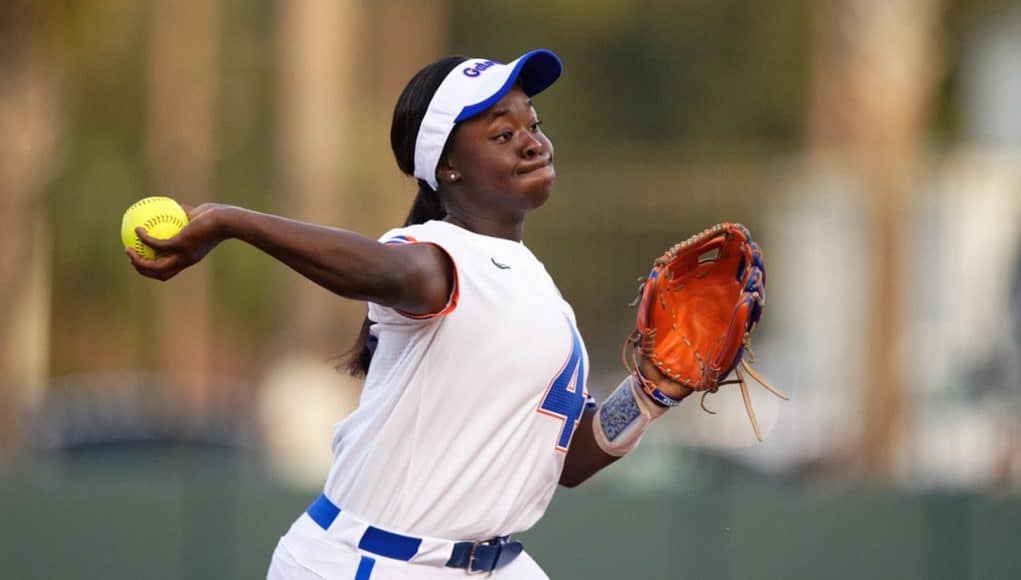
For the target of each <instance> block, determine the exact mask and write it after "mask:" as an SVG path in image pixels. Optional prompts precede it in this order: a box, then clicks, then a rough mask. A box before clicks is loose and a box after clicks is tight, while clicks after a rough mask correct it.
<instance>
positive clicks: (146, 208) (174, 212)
mask: <svg viewBox="0 0 1021 580" xmlns="http://www.w3.org/2000/svg"><path fill="white" fill-rule="evenodd" d="M186 225H188V214H187V213H185V211H184V208H182V207H181V206H180V205H178V203H177V202H176V201H174V200H173V199H170V198H169V197H161V196H155V197H147V198H145V199H140V200H138V201H136V202H135V203H134V204H132V205H131V207H129V208H128V210H127V211H125V212H124V219H122V220H121V241H123V242H124V247H125V248H134V249H135V251H136V252H138V255H139V256H141V257H142V258H145V259H146V260H155V259H156V251H155V250H153V249H152V248H151V247H150V246H148V245H146V244H144V243H143V242H142V240H141V239H139V237H138V235H137V234H136V233H135V228H137V227H143V228H145V231H146V232H147V233H148V234H149V235H150V236H152V237H154V238H157V239H161V240H165V239H167V238H172V237H174V236H175V235H176V234H177V232H179V231H181V230H182V229H183V228H184V226H186Z"/></svg>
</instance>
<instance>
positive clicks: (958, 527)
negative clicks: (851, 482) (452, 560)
mask: <svg viewBox="0 0 1021 580" xmlns="http://www.w3.org/2000/svg"><path fill="white" fill-rule="evenodd" d="M76 462H77V463H76ZM79 463H80V464H79ZM313 495H314V492H297V491H294V490H291V489H288V488H286V487H284V486H282V485H280V484H277V483H274V482H273V481H271V480H270V479H269V478H267V477H266V476H265V475H264V474H263V472H262V471H261V470H260V469H258V468H257V467H252V466H249V465H245V464H243V463H239V462H237V461H236V460H235V459H231V458H230V457H229V456H219V455H216V454H213V455H212V456H210V457H205V458H201V459H196V458H195V457H194V456H192V454H187V453H186V454H183V455H181V456H180V458H179V459H177V460H175V458H174V457H173V456H171V457H170V458H169V459H168V458H167V457H162V458H161V459H160V460H159V461H148V460H146V459H144V458H143V459H140V460H132V461H131V462H130V467H129V468H128V469H125V466H124V464H123V459H118V460H117V462H116V463H113V462H110V461H108V460H106V459H102V458H99V459H96V458H89V459H88V460H84V461H80V460H78V459H76V460H75V462H72V463H70V464H69V463H67V462H60V463H55V464H52V465H43V466H42V467H39V466H35V467H33V468H32V469H29V470H18V471H17V472H16V473H10V474H8V475H7V476H6V477H4V478H2V479H0V578H4V579H12V580H14V579H18V580H20V579H59V578H74V579H86V578H102V579H107V580H115V579H118V578H136V579H137V578H144V579H148V580H158V579H180V578H189V579H200V578H261V577H265V570H266V566H267V564H268V560H269V557H270V553H271V552H272V548H273V546H274V544H275V543H276V540H277V537H278V536H279V535H280V534H282V533H283V532H284V531H285V530H286V529H287V527H288V525H289V524H290V522H291V521H292V520H293V519H294V518H295V517H296V516H297V515H298V514H300V513H301V511H302V509H303V508H304V507H305V505H306V504H307V503H308V502H309V501H310V500H311V499H312V496H313ZM523 539H524V541H525V544H526V546H527V548H528V550H529V551H530V553H531V554H532V555H533V556H534V557H535V558H536V560H538V561H539V562H540V563H541V564H542V566H543V567H544V568H545V569H546V571H547V572H548V573H549V574H550V576H551V577H552V578H554V579H573V578H579V579H585V580H598V579H600V578H606V579H612V580H620V579H621V578H664V579H665V578H709V579H711V578H728V579H757V578H777V579H792V578H813V579H815V578H827V579H845V578H847V579H850V578H870V579H874V578H891V579H902V580H909V579H914V578H927V579H948V580H949V579H955V580H956V579H966V578H976V579H977V578H988V579H1001V578H1016V577H1018V576H1017V574H1018V573H1017V570H1019V569H1021V500H1019V499H1018V498H1001V499H996V498H991V497H986V496H979V495H941V494H924V495H909V494H905V493H900V492H894V491H876V490H873V491H870V490H863V489H846V490H841V491H832V490H830V491H820V490H818V489H814V488H806V487H801V486H790V487H788V486H779V485H776V484H775V483H768V482H767V483H752V482H750V481H738V480H735V481H732V482H729V483H726V484H725V485H724V486H723V487H720V488H718V489H717V490H716V491H713V492H709V493H704V492H699V493H692V494H684V493H676V494H671V495H667V496H652V495H649V494H643V495H634V494H627V493H621V491H619V490H615V489H614V486H612V485H607V482H606V481H603V482H599V481H597V482H594V484H590V485H586V486H583V487H581V488H579V489H574V490H566V489H562V490H560V491H559V492H558V493H557V496H556V498H555V499H554V501H553V504H552V507H551V509H550V511H549V512H548V514H547V516H546V517H545V518H544V519H543V520H542V521H541V522H540V523H539V524H538V525H537V526H536V528H535V529H534V530H532V531H530V532H528V533H527V534H524V535H523Z"/></svg>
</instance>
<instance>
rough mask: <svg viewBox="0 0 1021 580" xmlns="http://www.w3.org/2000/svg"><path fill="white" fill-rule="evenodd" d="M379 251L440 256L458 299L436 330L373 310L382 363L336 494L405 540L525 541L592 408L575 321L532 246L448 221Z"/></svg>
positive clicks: (340, 436)
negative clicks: (432, 249)
mask: <svg viewBox="0 0 1021 580" xmlns="http://www.w3.org/2000/svg"><path fill="white" fill-rule="evenodd" d="M380 241H382V242H385V243H394V244H396V243H432V244H435V245H437V246H439V247H440V248H442V249H443V250H444V251H445V252H446V253H447V254H448V255H449V256H450V257H451V259H452V260H453V263H454V266H455V283H454V288H453V291H452V293H451V296H450V299H449V302H448V304H447V305H446V307H445V308H444V309H443V310H442V311H441V312H440V313H437V314H436V315H432V316H426V317H416V316H411V315H407V314H402V313H400V312H398V311H397V310H395V309H393V308H387V307H383V306H380V305H378V304H373V303H370V304H369V319H370V320H371V321H372V322H373V325H372V327H371V338H370V341H371V340H375V341H376V346H375V352H374V355H373V358H372V364H371V367H370V368H369V372H368V376H367V377H366V382H365V388H364V391H363V392H362V396H361V402H360V404H359V407H358V409H357V410H356V411H355V412H354V413H352V414H351V415H350V416H349V417H348V418H347V419H346V420H344V421H343V422H341V423H340V424H338V426H337V428H336V431H335V435H334V440H333V454H334V461H333V466H332V467H331V469H330V476H329V478H328V480H327V482H326V486H325V491H324V493H325V494H326V496H327V497H329V498H330V499H331V500H332V501H333V502H334V503H335V504H336V505H338V506H341V508H342V509H343V510H344V511H345V512H346V513H347V514H349V515H351V516H353V517H355V518H358V519H360V520H362V521H365V522H370V523H372V524H374V525H376V526H378V527H381V528H384V529H387V530H391V531H394V532H399V533H405V534H412V535H418V536H428V537H435V538H449V539H484V538H490V537H493V536H498V535H506V534H510V533H516V532H520V531H524V530H527V529H528V528H530V527H531V526H532V525H533V524H534V523H535V522H536V521H537V520H538V519H539V518H540V517H541V516H542V514H543V512H544V511H545V510H546V506H547V505H548V504H549V501H550V499H551V498H552V497H553V492H554V490H555V489H556V486H557V482H558V480H559V478H560V472H561V470H562V469H563V465H564V458H565V456H566V452H567V449H568V446H569V445H570V442H571V437H572V435H573V434H574V431H575V428H576V427H577V424H578V420H579V418H580V417H581V414H582V412H583V410H584V407H585V406H586V404H588V405H594V402H592V400H591V398H590V397H589V396H588V392H587V390H586V389H585V382H586V379H587V373H588V368H589V364H588V356H587V354H586V353H585V347H584V345H583V343H582V341H581V337H580V336H579V334H578V331H577V329H576V325H575V319H574V312H573V310H572V309H571V307H570V305H568V304H567V302H566V301H564V299H563V298H562V297H561V296H560V292H559V291H558V290H557V288H556V286H555V285H554V283H553V280H552V279H551V278H550V276H549V274H548V273H547V272H546V269H545V267H544V266H543V265H542V263H541V262H539V260H537V259H536V257H535V256H534V255H533V254H532V253H531V251H529V250H528V248H526V247H525V246H524V244H522V243H520V242H514V241H510V240H506V239H502V238H495V237H490V236H484V235H479V234H475V233H472V232H469V231H468V230H465V229H463V228H460V227H458V226H456V225H453V224H450V223H447V222H443V221H431V222H428V223H426V224H421V225H414V226H410V227H406V228H400V229H395V230H391V231H389V232H387V233H386V234H385V235H384V236H383V237H381V238H380Z"/></svg>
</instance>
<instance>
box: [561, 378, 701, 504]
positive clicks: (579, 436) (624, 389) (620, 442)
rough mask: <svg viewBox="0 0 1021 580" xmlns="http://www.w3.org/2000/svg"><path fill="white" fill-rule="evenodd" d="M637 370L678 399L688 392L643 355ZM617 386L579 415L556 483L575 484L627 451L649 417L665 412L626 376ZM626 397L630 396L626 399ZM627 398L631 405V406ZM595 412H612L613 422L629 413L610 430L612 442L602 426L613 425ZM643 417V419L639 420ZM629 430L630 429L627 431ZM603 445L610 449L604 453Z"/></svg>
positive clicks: (571, 485)
mask: <svg viewBox="0 0 1021 580" xmlns="http://www.w3.org/2000/svg"><path fill="white" fill-rule="evenodd" d="M640 365H641V373H642V375H643V376H644V377H645V378H646V380H649V381H652V382H655V383H656V386H657V387H658V388H659V389H660V390H661V391H663V392H664V393H666V394H667V395H668V396H670V397H672V398H674V399H677V400H681V399H684V398H685V397H687V396H688V395H690V394H691V393H692V390H691V389H688V388H686V387H683V386H681V385H679V384H677V383H675V382H673V381H671V380H669V379H667V378H666V377H664V376H663V375H662V374H660V372H659V371H658V370H657V369H656V367H655V366H654V365H653V364H652V363H651V362H649V361H648V360H647V359H644V358H643V359H642V361H641V363H640ZM629 379H630V377H628V378H627V379H625V382H624V383H621V386H620V387H618V388H617V391H615V392H614V393H613V394H612V395H610V397H609V398H607V399H606V400H605V401H603V402H602V404H600V405H599V407H597V408H595V409H591V408H589V409H585V412H584V413H583V414H582V416H581V419H580V420H579V421H578V428H577V430H575V432H574V436H573V438H572V439H571V447H570V448H569V449H568V451H567V459H566V460H565V461H564V470H563V471H562V472H561V473H560V485H563V486H565V487H575V486H577V485H580V484H581V483H583V482H584V481H585V480H587V479H588V478H590V477H592V476H593V475H595V474H596V473H597V472H599V471H600V470H601V469H603V468H604V467H606V466H607V465H610V464H611V463H613V462H615V461H617V460H618V459H620V458H621V457H622V456H623V455H624V454H625V453H627V452H628V451H630V450H631V449H632V448H633V447H634V446H635V445H637V444H638V441H639V440H640V439H641V436H642V433H644V430H645V428H647V427H648V423H649V422H650V421H651V419H652V418H655V417H658V416H660V415H662V414H663V413H665V412H666V408H664V407H660V406H659V405H658V404H657V403H655V402H654V401H653V400H652V398H650V397H648V396H647V395H646V394H645V393H644V392H643V391H642V389H640V388H637V389H635V388H630V385H629V384H628V380H629ZM628 397H632V398H631V399H628ZM631 402H634V403H635V405H634V406H632V405H631ZM628 409H632V410H634V412H635V413H637V414H638V415H639V416H638V417H637V418H636V417H634V416H630V415H629V414H628V413H629V411H628ZM597 413H604V415H606V416H613V417H614V418H615V419H619V420H617V421H613V422H614V423H615V424H616V425H620V424H623V422H624V421H627V420H628V417H629V416H630V417H631V419H630V423H627V424H626V426H625V427H623V428H619V430H616V431H614V433H611V435H612V436H611V437H609V439H612V440H613V441H612V443H611V442H610V441H608V437H607V435H606V430H613V429H615V428H614V427H612V426H607V425H604V424H603V422H601V421H597V420H596V414H597ZM643 418H647V420H645V421H643ZM597 429H603V430H604V432H603V434H602V436H598V435H597V433H596V430H597ZM629 430H630V431H629ZM607 449H609V450H610V451H612V452H613V454H611V453H608V452H607Z"/></svg>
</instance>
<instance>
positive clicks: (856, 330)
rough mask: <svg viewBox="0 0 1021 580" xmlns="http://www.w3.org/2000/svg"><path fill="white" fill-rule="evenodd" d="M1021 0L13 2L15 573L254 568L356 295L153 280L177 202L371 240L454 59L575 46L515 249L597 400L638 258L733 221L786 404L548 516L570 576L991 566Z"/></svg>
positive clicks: (722, 426)
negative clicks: (555, 298) (432, 86)
mask: <svg viewBox="0 0 1021 580" xmlns="http://www.w3.org/2000/svg"><path fill="white" fill-rule="evenodd" d="M1019 39H1021V2H1018V0H967V1H966V0H942V1H937V0H904V1H900V2H878V1H876V0H824V1H822V2H808V1H806V0H781V1H779V2H772V3H769V4H768V5H767V4H761V5H760V4H758V3H748V2H741V1H739V0H722V1H709V0H683V1H678V2H668V1H663V0H616V1H614V2H607V1H586V2H581V1H578V0H552V1H550V2H545V3H527V2H518V1H513V0H511V1H509V2H502V3H500V2H492V1H489V0H486V1H472V2H469V1H467V0H443V1H436V2H432V1H425V0H379V1H373V2H367V1H359V0H309V1H307V2H284V1H279V0H254V1H249V2H241V1H238V0H210V1H208V2H191V3H183V4H182V3H178V2H172V1H171V0H147V1H145V2H131V1H128V0H70V1H61V2H55V1H27V0H13V1H10V2H4V3H2V5H0V304H2V305H3V306H2V309H0V355H2V356H0V578H17V579H20V578H65V577H66V578H72V577H74V578H79V577H81V578H91V577H102V578H118V577H125V578H129V577H130V578H182V577H187V578H250V577H260V576H261V575H263V574H264V572H265V566H266V564H267V562H268V559H269V555H270V550H271V547H272V545H273V543H274V542H275V539H276V538H277V537H278V536H279V535H280V534H282V533H283V532H284V531H285V530H286V527H287V525H288V524H289V522H290V521H291V520H292V519H293V518H294V517H295V516H296V515H297V514H298V513H300V511H301V509H302V508H303V507H304V505H306V504H307V502H308V501H309V500H311V499H312V498H313V497H314V496H315V494H316V491H317V489H318V487H319V486H320V485H321V483H322V481H323V478H324V476H325V472H326V468H327V466H328V462H329V440H330V433H331V427H332V425H333V423H335V422H336V421H338V420H340V419H342V418H343V417H344V416H345V415H346V414H347V413H348V412H350V410H351V409H353V408H354V405H355V404H356V403H357V397H358V394H359V392H360V384H359V383H358V382H356V381H354V380H351V379H349V378H347V377H345V376H342V375H340V374H339V373H337V372H335V371H334V370H333V369H332V366H333V362H334V360H335V359H334V357H335V356H336V355H338V354H339V353H341V352H343V351H345V350H346V349H347V348H348V345H349V344H350V342H351V341H352V340H353V338H354V336H355V333H356V331H357V329H358V327H359V326H360V324H361V320H362V317H363V316H364V305H363V304H358V303H353V302H349V301H345V300H342V299H338V298H336V297H333V296H329V295H327V294H326V293H325V292H322V291H321V290H319V289H318V288H316V287H314V286H313V285H311V284H309V283H307V282H305V281H303V280H300V279H298V278H297V277H296V276H295V275H294V274H293V273H292V272H290V271H289V270H287V269H286V268H284V267H281V266H279V265H278V264H275V263H273V262H272V261H271V260H269V259H267V258H266V257H265V256H262V255H259V254H258V253H257V252H255V251H254V250H252V249H251V248H247V247H243V246H242V245H241V244H240V243H234V242H232V243H227V244H225V245H223V246H222V247H220V248H218V249H217V250H216V251H215V252H214V253H213V254H212V255H211V256H210V257H209V258H208V259H207V260H206V261H205V262H203V264H201V265H200V266H198V267H196V268H193V269H192V270H189V271H187V272H185V273H184V274H183V275H181V276H179V277H178V278H177V279H175V280H173V281H171V282H168V283H166V284H158V283H154V282H152V281H149V280H144V279H142V278H140V277H138V276H137V275H136V274H135V273H134V272H133V271H132V270H131V268H130V267H129V266H128V264H127V260H126V258H125V257H124V256H123V254H122V253H121V248H120V244H119V240H118V228H119V221H120V217H121V213H122V212H123V210H124V209H125V208H126V207H127V206H128V205H129V204H130V203H131V202H133V201H135V200H137V199H138V198H141V197H143V196H146V195H151V194H161V195H169V196H172V197H175V198H177V199H179V200H181V201H183V202H186V203H198V202H202V201H218V202H222V203H232V204H240V205H244V206H247V207H251V208H254V209H258V210H261V211H269V212H275V213H280V214H283V215H287V216H290V217H294V218H298V219H306V220H311V221H316V222H318V223H324V224H327V225H332V226H338V227H343V228H349V229H353V230H355V231H358V232H361V233H363V234H365V235H369V236H373V237H375V236H377V235H379V234H380V233H382V232H383V231H385V230H387V229H389V228H390V227H393V226H394V225H396V224H399V223H400V222H402V221H403V218H404V214H405V212H406V211H407V208H408V206H409V204H410V202H411V196H412V193H413V190H414V187H413V184H412V183H410V182H409V181H407V180H405V179H403V178H401V176H400V175H399V173H398V172H397V170H396V168H395V166H394V163H393V161H392V156H391V154H390V151H389V144H388V130H389V120H390V115H391V112H392V106H393V103H394V101H395V99H396V96H397V94H398V93H399V91H400V89H401V88H402V87H403V85H404V83H405V82H406V81H407V79H408V78H409V77H410V75H411V74H413V73H414V72H415V71H416V70H417V69H418V68H420V67H421V66H423V65H424V64H426V63H428V62H431V61H432V60H434V59H435V58H437V57H439V56H441V55H444V54H449V53H462V54H467V55H471V56H488V57H492V58H495V59H498V60H507V59H511V58H514V57H516V56H517V55H519V54H520V53H522V52H523V51H525V50H528V49H530V48H534V47H546V48H550V49H553V50H554V51H556V52H557V53H558V54H559V55H560V56H561V58H562V59H563V61H564V65H565V68H564V76H563V78H562V79H561V80H560V81H559V82H558V83H557V84H556V85H555V86H554V87H553V88H552V89H551V90H550V91H547V92H546V93H543V94H542V95H540V96H539V97H538V98H537V99H536V107H537V109H538V112H539V114H540V117H541V118H542V119H543V122H544V125H543V128H544V130H545V131H546V132H547V133H548V134H549V135H550V137H551V139H552V141H553V143H554V145H555V147H556V159H557V164H556V165H557V175H558V182H557V186H556V189H555V191H554V195H553V198H552V199H551V201H550V202H549V203H548V204H547V206H546V207H544V208H542V209H541V210H540V211H538V212H536V214H535V215H534V216H533V217H532V218H530V221H529V222H528V225H527V229H526V239H525V241H526V243H527V244H528V245H529V247H530V248H531V249H532V250H533V251H534V252H535V254H536V255H537V256H539V258H540V259H541V260H542V261H543V262H544V264H545V265H546V267H547V269H548V270H549V271H550V273H551V274H552V276H553V277H554V279H555V280H556V281H557V283H558V285H559V287H560V289H561V291H562V292H563V294H564V296H565V297H566V298H567V299H568V300H569V301H570V302H571V303H572V305H573V306H574V308H575V310H576V313H577V315H578V321H579V327H580V331H581V333H582V336H583V337H584V339H585V342H586V345H587V348H588V350H589V354H590V357H591V359H592V365H591V366H592V369H591V377H590V385H591V390H592V391H593V393H594V394H595V395H596V396H597V398H602V397H603V396H605V395H606V394H607V393H608V391H609V389H610V388H612V386H613V385H615V384H617V381H618V380H619V376H620V372H621V369H620V366H619V362H618V360H619V349H620V344H621V341H622V340H623V338H624V337H625V336H626V335H627V333H628V332H629V330H630V327H631V325H632V324H633V322H632V313H631V311H630V310H629V309H628V308H627V306H626V305H627V303H628V302H630V300H631V299H632V298H633V296H634V293H635V290H636V288H637V284H636V283H634V280H635V279H636V278H637V277H638V276H640V275H642V274H644V273H645V272H646V270H647V268H648V265H649V263H650V261H651V259H652V258H653V257H654V256H656V255H658V254H659V253H660V252H662V251H663V249H665V248H666V247H667V246H669V245H670V244H672V243H674V242H676V241H678V240H679V239H682V238H684V237H687V236H688V235H690V234H692V233H694V232H696V231H699V230H701V229H703V228H705V227H707V226H709V225H711V224H714V223H717V222H721V221H737V222H742V223H744V224H746V225H747V226H748V227H749V228H750V229H751V231H752V233H753V234H754V235H755V237H756V239H757V240H758V241H759V242H760V244H761V245H762V247H763V249H764V251H765V255H766V260H767V264H768V272H769V280H768V292H769V296H768V302H767V310H766V313H765V315H764V318H763V322H762V325H761V327H760V328H759V329H758V330H757V331H756V334H755V337H754V341H753V344H754V346H755V350H756V353H757V354H758V359H759V362H758V364H757V368H759V369H760V370H761V371H762V372H763V373H764V374H765V375H766V376H768V377H769V378H770V379H771V380H772V382H773V383H774V384H776V385H777V386H778V387H780V388H782V389H783V390H784V391H786V392H788V393H789V394H791V395H792V401H791V402H790V403H780V402H778V401H776V400H773V399H772V398H771V397H769V396H768V394H765V393H764V392H753V399H754V403H755V406H756V409H757V411H758V413H759V420H760V422H761V423H762V425H763V428H764V431H765V432H766V440H765V442H764V443H762V444H758V445H756V444H755V443H754V438H753V436H752V433H751V428H750V426H749V425H748V422H747V418H746V416H745V414H744V410H743V405H742V403H741V399H740V396H739V394H738V393H737V392H735V391H724V392H721V393H719V394H717V395H715V396H713V397H711V398H710V406H711V407H712V408H714V409H715V410H717V411H718V414H717V415H715V416H710V415H707V414H705V413H703V412H701V411H700V410H699V409H698V406H697V405H694V404H693V405H691V406H690V407H687V406H684V407H682V408H681V409H679V410H677V411H675V412H672V413H671V414H670V415H668V416H667V417H666V418H665V419H664V420H662V421H660V422H658V423H657V424H656V426H655V427H654V429H653V431H652V433H651V434H650V437H649V439H648V440H647V441H646V442H645V443H643V446H642V448H640V449H639V452H638V453H636V454H635V455H634V456H633V457H628V458H627V459H626V460H625V461H623V462H621V463H620V464H619V465H615V466H613V467H611V468H610V469H608V470H607V471H606V472H605V473H602V474H600V475H599V476H598V477H597V478H596V480H595V481H594V482H593V483H591V484H589V485H585V486H583V487H582V488H580V489H576V490H561V491H559V492H558V495H557V497H556V499H555V500H554V502H553V504H552V506H551V509H550V512H549V514H548V515H547V517H546V518H545V519H544V520H542V521H541V522H540V523H539V525H538V526H537V527H536V529H534V530H532V531H530V532H528V533H527V534H526V542H527V544H528V546H529V550H530V551H532V552H533V553H534V555H535V556H536V558H537V559H538V560H539V561H540V562H541V563H542V564H543V566H544V567H545V568H546V569H547V570H548V571H549V573H550V574H551V576H552V577H553V578H587V579H592V580H595V579H597V578H620V577H623V576H628V577H631V576H640V577H648V578H734V579H739V578H740V579H744V578H948V579H949V578H1004V577H1012V576H1013V575H1014V573H1011V572H1010V570H1013V569H1016V568H1017V565H1018V558H1019V556H1018V555H1017V554H1016V550H1015V549H1013V545H1014V544H1016V543H1017V541H1018V539H1021V528H1019V525H1021V524H1019V522H1021V503H1019V502H1021V496H1019V491H1021V444H1019V442H1021V252H1019V248H1021V227H1019V224H1021V109H1019V108H1018V106H1017V103H1019V102H1021V81H1019V80H1018V79H1021V40H1019Z"/></svg>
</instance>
